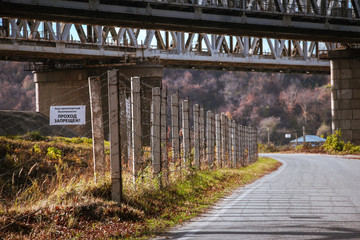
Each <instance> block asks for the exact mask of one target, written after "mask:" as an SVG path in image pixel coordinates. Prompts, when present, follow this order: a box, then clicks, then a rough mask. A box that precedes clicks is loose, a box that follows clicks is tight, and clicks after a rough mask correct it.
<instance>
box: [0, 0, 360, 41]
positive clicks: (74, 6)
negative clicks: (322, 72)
mask: <svg viewBox="0 0 360 240" xmlns="http://www.w3.org/2000/svg"><path fill="white" fill-rule="evenodd" d="M0 15H1V16H5V17H14V18H16V17H27V18H31V19H38V20H53V21H64V22H72V23H78V24H93V25H106V26H114V25H116V26H122V27H127V28H141V29H151V30H153V29H156V30H170V31H183V32H201V33H207V34H209V33H212V34H225V35H247V36H256V37H259V38H263V37H267V38H287V39H300V40H314V41H329V42H344V43H354V42H360V9H359V0H351V1H350V0H341V1H340V0H272V1H266V0H188V1H184V0H127V1H113V0H102V1H94V0H32V1H29V0H1V1H0ZM130 40H131V39H130Z"/></svg>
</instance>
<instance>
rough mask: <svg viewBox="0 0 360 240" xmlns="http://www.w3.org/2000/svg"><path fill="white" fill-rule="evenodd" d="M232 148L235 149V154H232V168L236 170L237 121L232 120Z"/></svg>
mask: <svg viewBox="0 0 360 240" xmlns="http://www.w3.org/2000/svg"><path fill="white" fill-rule="evenodd" d="M231 124H232V137H231V139H232V148H233V154H232V167H233V168H236V156H237V146H236V123H235V120H232V122H231Z"/></svg>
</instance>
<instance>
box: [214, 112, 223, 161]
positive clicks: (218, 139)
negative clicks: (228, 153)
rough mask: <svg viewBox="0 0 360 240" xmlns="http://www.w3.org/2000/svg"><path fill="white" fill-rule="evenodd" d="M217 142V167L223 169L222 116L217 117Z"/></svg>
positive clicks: (217, 115)
mask: <svg viewBox="0 0 360 240" xmlns="http://www.w3.org/2000/svg"><path fill="white" fill-rule="evenodd" d="M215 141H216V161H217V165H218V166H219V167H220V168H221V167H222V163H221V122H220V114H216V115H215Z"/></svg>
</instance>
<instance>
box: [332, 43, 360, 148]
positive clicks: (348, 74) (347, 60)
mask: <svg viewBox="0 0 360 240" xmlns="http://www.w3.org/2000/svg"><path fill="white" fill-rule="evenodd" d="M329 57H330V59H331V114H332V131H333V132H334V131H335V130H336V129H341V131H342V134H343V139H344V140H345V141H350V142H352V143H354V144H360V49H350V48H349V49H345V50H334V51H331V52H329Z"/></svg>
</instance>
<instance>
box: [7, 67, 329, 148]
mask: <svg viewBox="0 0 360 240" xmlns="http://www.w3.org/2000/svg"><path fill="white" fill-rule="evenodd" d="M25 66H26V64H25V63H17V62H4V61H0V110H27V111H34V110H35V85H34V81H33V74H32V73H31V72H29V71H24V69H25ZM163 83H164V84H165V85H166V86H167V88H168V90H169V93H170V94H171V93H175V92H176V91H179V92H180V95H181V96H182V98H186V97H188V98H189V99H190V101H192V102H193V103H199V104H200V105H202V106H204V107H205V108H206V109H213V110H215V111H216V112H226V113H227V114H228V115H229V116H230V117H233V118H234V119H235V120H237V121H238V122H240V123H241V124H243V125H250V126H255V127H257V128H258V129H259V131H260V139H261V141H263V142H265V141H266V140H267V132H268V131H269V132H270V136H271V141H272V142H274V143H275V144H284V143H287V141H289V140H288V139H285V138H284V134H285V133H291V134H292V136H293V137H295V132H296V133H297V134H298V135H299V136H301V135H302V126H303V125H305V126H306V131H307V134H314V135H315V134H317V135H322V134H326V133H327V132H329V131H330V127H329V126H330V122H331V111H330V85H329V76H328V75H311V74H282V73H258V72H227V71H200V70H180V69H166V70H165V71H164V80H163ZM267 129H268V130H267Z"/></svg>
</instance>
